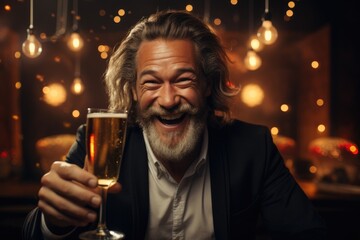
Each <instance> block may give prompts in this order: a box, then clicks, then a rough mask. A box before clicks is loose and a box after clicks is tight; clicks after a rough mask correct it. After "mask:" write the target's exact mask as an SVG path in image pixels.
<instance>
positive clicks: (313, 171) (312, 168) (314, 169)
mask: <svg viewBox="0 0 360 240" xmlns="http://www.w3.org/2000/svg"><path fill="white" fill-rule="evenodd" d="M309 172H310V173H316V172H317V167H315V166H314V165H312V166H310V167H309Z"/></svg>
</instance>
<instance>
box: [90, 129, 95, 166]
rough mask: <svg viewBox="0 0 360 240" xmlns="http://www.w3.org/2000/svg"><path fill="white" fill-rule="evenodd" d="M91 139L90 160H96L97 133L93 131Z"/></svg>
mask: <svg viewBox="0 0 360 240" xmlns="http://www.w3.org/2000/svg"><path fill="white" fill-rule="evenodd" d="M89 139H90V141H89V143H90V144H89V145H90V156H89V161H94V158H95V134H94V133H92V134H91V135H90V138H89Z"/></svg>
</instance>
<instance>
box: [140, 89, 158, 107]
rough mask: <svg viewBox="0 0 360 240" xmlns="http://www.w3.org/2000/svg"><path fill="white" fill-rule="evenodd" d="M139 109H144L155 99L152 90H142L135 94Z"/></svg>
mask: <svg viewBox="0 0 360 240" xmlns="http://www.w3.org/2000/svg"><path fill="white" fill-rule="evenodd" d="M137 96H138V104H139V107H140V109H146V108H148V107H149V106H151V105H152V104H153V103H154V102H155V100H156V94H155V93H152V92H144V93H140V94H138V95H137Z"/></svg>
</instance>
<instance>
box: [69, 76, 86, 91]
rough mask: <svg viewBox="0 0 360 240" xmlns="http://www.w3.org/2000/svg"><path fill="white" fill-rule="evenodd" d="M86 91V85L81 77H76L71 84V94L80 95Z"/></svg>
mask: <svg viewBox="0 0 360 240" xmlns="http://www.w3.org/2000/svg"><path fill="white" fill-rule="evenodd" d="M83 91H84V84H83V82H82V80H81V78H80V77H75V78H74V80H73V82H72V84H71V92H72V93H73V94H75V95H80V94H81V93H82V92H83Z"/></svg>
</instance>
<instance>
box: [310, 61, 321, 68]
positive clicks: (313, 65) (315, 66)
mask: <svg viewBox="0 0 360 240" xmlns="http://www.w3.org/2000/svg"><path fill="white" fill-rule="evenodd" d="M319 65H320V64H319V62H318V61H312V62H311V67H312V68H314V69H316V68H318V67H319Z"/></svg>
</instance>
